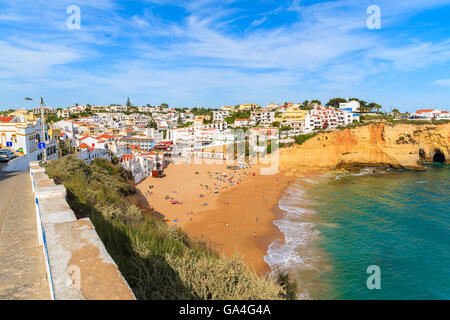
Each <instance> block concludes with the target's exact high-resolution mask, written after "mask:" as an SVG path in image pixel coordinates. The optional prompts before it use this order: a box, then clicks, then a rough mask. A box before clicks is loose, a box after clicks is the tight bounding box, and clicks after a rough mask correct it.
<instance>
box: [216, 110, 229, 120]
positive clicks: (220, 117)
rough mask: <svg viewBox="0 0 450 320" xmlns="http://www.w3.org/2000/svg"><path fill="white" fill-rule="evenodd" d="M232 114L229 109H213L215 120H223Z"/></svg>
mask: <svg viewBox="0 0 450 320" xmlns="http://www.w3.org/2000/svg"><path fill="white" fill-rule="evenodd" d="M229 115H230V111H229V110H214V111H213V121H217V122H223V121H225V118H226V117H228V116H229Z"/></svg>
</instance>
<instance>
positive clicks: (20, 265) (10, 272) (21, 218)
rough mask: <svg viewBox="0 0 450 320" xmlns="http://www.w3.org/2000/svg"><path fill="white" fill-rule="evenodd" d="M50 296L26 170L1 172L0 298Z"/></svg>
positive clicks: (41, 297) (39, 297) (42, 297)
mask: <svg viewBox="0 0 450 320" xmlns="http://www.w3.org/2000/svg"><path fill="white" fill-rule="evenodd" d="M0 169H1V168H0ZM49 298H50V296H49V289H48V282H47V275H46V272H45V264H44V254H43V252H42V247H41V246H39V245H38V238H37V230H36V213H35V209H34V196H33V193H32V189H31V180H30V177H29V173H28V172H27V171H21V172H4V171H0V299H27V300H28V299H49Z"/></svg>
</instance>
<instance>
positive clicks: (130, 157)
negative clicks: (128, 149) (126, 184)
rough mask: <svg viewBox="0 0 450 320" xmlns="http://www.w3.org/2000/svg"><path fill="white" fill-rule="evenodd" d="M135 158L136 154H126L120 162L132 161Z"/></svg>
mask: <svg viewBox="0 0 450 320" xmlns="http://www.w3.org/2000/svg"><path fill="white" fill-rule="evenodd" d="M133 158H134V154H124V155H123V156H122V159H120V162H124V161H127V160H130V159H133Z"/></svg>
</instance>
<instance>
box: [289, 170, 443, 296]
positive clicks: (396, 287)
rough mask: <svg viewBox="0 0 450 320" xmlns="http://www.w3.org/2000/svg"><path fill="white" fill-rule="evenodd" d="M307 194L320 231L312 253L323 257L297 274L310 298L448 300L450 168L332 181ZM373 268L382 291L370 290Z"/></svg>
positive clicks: (340, 178) (316, 227)
mask: <svg viewBox="0 0 450 320" xmlns="http://www.w3.org/2000/svg"><path fill="white" fill-rule="evenodd" d="M304 188H305V187H304ZM306 193H307V194H308V197H307V200H308V206H309V207H310V208H311V209H313V211H314V213H315V217H314V218H309V219H313V220H314V225H315V227H314V229H315V230H318V231H319V232H320V234H319V236H318V237H317V238H316V239H315V240H313V241H312V242H311V243H309V246H310V247H313V248H314V250H315V251H314V253H315V254H320V255H322V258H323V259H322V260H321V261H320V262H318V265H317V266H316V268H315V270H314V271H315V272H313V271H311V270H312V269H311V270H310V272H305V270H304V268H303V270H300V271H298V272H299V278H300V279H301V277H302V276H304V277H308V278H309V280H308V281H307V282H305V281H303V282H300V284H302V283H303V284H304V285H305V286H306V289H308V291H309V293H310V296H311V298H314V299H449V298H450V209H449V208H450V167H449V166H444V165H429V166H428V170H427V171H425V172H412V171H391V172H384V173H379V174H364V175H342V176H337V177H329V178H327V179H325V180H324V181H321V182H320V183H319V184H316V185H310V186H306ZM298 252H300V253H301V252H305V250H300V251H298ZM297 265H298V264H297ZM370 265H377V266H379V268H380V270H381V277H380V280H381V289H380V290H377V289H374V290H369V289H368V288H367V285H366V281H367V278H368V277H369V276H370V274H368V273H366V269H367V267H368V266H370Z"/></svg>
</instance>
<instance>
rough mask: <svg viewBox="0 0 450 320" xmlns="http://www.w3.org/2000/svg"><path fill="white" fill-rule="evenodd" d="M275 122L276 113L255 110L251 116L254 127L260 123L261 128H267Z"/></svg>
mask: <svg viewBox="0 0 450 320" xmlns="http://www.w3.org/2000/svg"><path fill="white" fill-rule="evenodd" d="M274 121H275V112H274V111H269V110H267V109H260V110H254V111H252V113H251V116H250V122H251V123H252V124H253V125H256V124H257V123H259V125H260V126H263V127H267V126H271V125H272V122H274Z"/></svg>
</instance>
